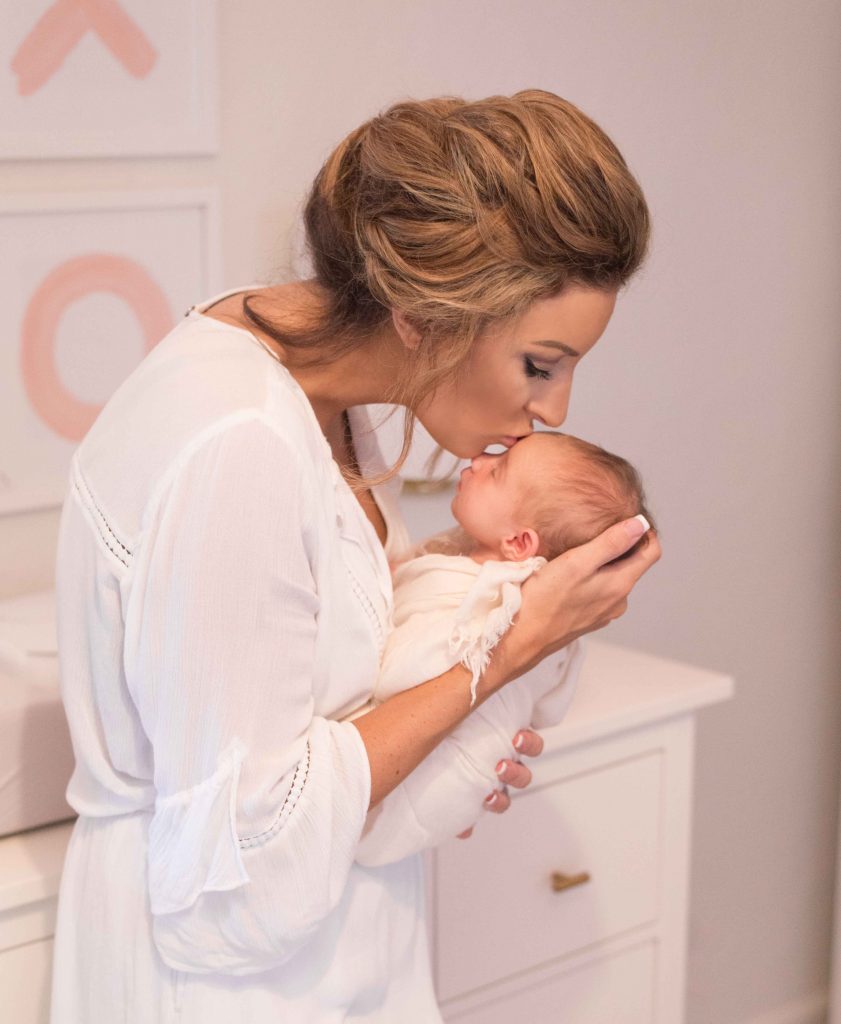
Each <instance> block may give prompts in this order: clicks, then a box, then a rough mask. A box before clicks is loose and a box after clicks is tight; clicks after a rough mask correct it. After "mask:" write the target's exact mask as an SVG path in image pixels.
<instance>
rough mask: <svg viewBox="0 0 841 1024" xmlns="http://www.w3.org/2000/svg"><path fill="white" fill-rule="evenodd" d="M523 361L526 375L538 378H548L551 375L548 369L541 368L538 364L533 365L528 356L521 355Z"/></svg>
mask: <svg viewBox="0 0 841 1024" xmlns="http://www.w3.org/2000/svg"><path fill="white" fill-rule="evenodd" d="M523 362H524V364H525V367H526V376H527V377H536V378H537V379H538V380H549V378H550V377H551V376H552V374H551V372H550V371H549V370H543V369H541V368H540V367H539V366H535V364H534V363H533V362H532V360H531V358H530V357H529V356H523Z"/></svg>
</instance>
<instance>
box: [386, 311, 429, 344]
mask: <svg viewBox="0 0 841 1024" xmlns="http://www.w3.org/2000/svg"><path fill="white" fill-rule="evenodd" d="M391 319H392V322H393V323H394V329H395V330H396V331H397V333H398V335H399V336H400V340H401V341H402V342H403V344H404V345H405V346H406V348H409V349H416V348H417V347H418V346H419V345H420V343H421V340H422V338H423V335H422V334H421V332H420V331H419V330H418V329H417V327H415V326H414V325H413V324H411V323H409V320H408V319H407V317H406V314H405V313H404V312H403V311H402V310H400V309H392V311H391Z"/></svg>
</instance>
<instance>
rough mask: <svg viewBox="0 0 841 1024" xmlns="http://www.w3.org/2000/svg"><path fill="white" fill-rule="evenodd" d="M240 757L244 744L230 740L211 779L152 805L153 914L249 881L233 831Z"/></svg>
mask: <svg viewBox="0 0 841 1024" xmlns="http://www.w3.org/2000/svg"><path fill="white" fill-rule="evenodd" d="M245 754H246V747H245V745H244V744H243V743H242V742H241V741H240V740H238V739H235V740H234V741H233V742H232V743H231V744H230V746H228V747H227V748H226V750H225V752H224V753H223V754H222V755H221V757H220V759H219V767H218V769H217V770H216V771H215V772H214V773H213V775H211V776H210V777H209V778H207V779H205V780H204V781H203V782H201V783H199V784H198V785H197V786H194V787H193V788H192V789H188V790H183V791H181V792H178V793H173V794H172V795H171V796H167V797H162V798H158V800H156V801H155V814H154V817H153V818H152V821H151V824H150V826H149V853H148V868H149V893H150V897H151V909H152V913H153V914H172V913H174V912H175V911H178V910H186V909H187V908H188V907H191V906H192V905H193V904H194V903H195V902H196V900H197V899H198V897H199V896H200V894H201V893H203V892H225V891H227V890H230V889H237V888H239V886H241V885H245V883H246V882H248V881H249V876H248V872H247V871H246V870H245V866H244V865H243V863H242V857H241V855H240V847H239V842H238V840H237V832H236V799H237V784H238V782H239V776H240V769H241V766H242V761H243V758H244V757H245Z"/></svg>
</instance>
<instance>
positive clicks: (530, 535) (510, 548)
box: [500, 527, 540, 562]
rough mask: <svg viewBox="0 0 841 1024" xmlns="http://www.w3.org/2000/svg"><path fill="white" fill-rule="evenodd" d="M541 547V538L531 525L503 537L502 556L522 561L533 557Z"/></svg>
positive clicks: (514, 560) (511, 560) (513, 560)
mask: <svg viewBox="0 0 841 1024" xmlns="http://www.w3.org/2000/svg"><path fill="white" fill-rule="evenodd" d="M539 547H540V538H539V537H538V536H537V534H536V533H535V531H534V530H532V529H530V528H529V527H526V529H524V530H520V531H518V532H517V533H512V534H509V535H508V536H507V537H503V538H502V543H501V544H500V550H501V552H502V557H503V558H505V559H506V560H507V561H509V562H522V561H524V560H525V559H526V558H533V557H534V556H535V555H536V554H537V550H538V548H539Z"/></svg>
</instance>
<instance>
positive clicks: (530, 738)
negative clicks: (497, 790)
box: [505, 729, 543, 782]
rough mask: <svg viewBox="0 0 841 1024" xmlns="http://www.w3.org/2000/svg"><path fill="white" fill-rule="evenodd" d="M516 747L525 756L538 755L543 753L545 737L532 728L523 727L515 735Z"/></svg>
mask: <svg viewBox="0 0 841 1024" xmlns="http://www.w3.org/2000/svg"><path fill="white" fill-rule="evenodd" d="M514 747H515V749H516V750H517V752H518V753H519V754H522V755H523V756H524V757H537V756H538V755H540V754H542V753H543V737H542V736H541V735H540V733H537V732H534V730H532V729H521V730H520V731H519V732H518V733H517V735H516V736H515V737H514ZM505 781H506V782H507V781H508V780H507V779H506V780H505Z"/></svg>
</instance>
